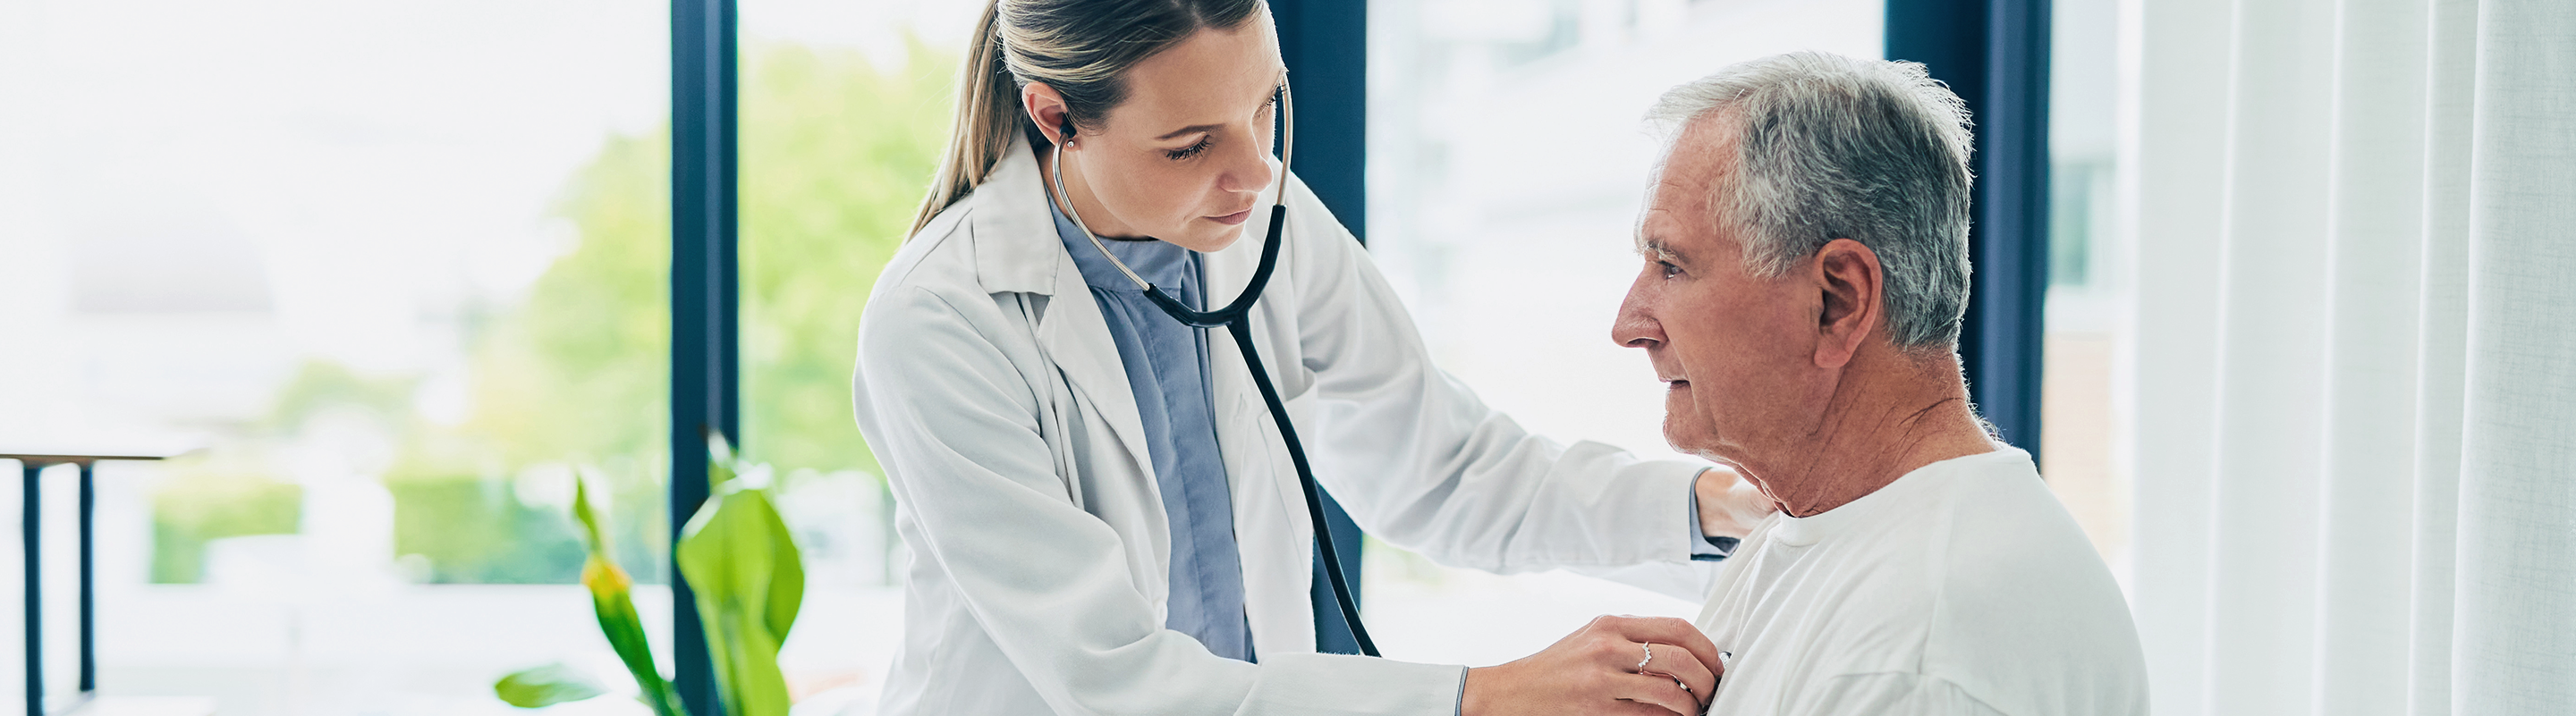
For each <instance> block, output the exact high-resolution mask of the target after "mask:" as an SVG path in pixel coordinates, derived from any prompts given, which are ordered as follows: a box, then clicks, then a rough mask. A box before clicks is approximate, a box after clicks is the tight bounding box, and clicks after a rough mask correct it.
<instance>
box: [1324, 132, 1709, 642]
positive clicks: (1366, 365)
mask: <svg viewBox="0 0 2576 716" xmlns="http://www.w3.org/2000/svg"><path fill="white" fill-rule="evenodd" d="M1293 186H1294V188H1295V190H1294V193H1293V194H1292V198H1291V211H1292V218H1291V222H1292V223H1299V222H1297V218H1301V217H1302V218H1308V220H1307V221H1304V222H1302V223H1303V224H1304V225H1305V229H1304V230H1303V231H1302V232H1301V233H1300V234H1299V235H1297V236H1296V237H1295V238H1296V241H1295V242H1294V243H1292V244H1291V246H1292V247H1293V248H1294V250H1295V251H1296V254H1295V257H1296V259H1297V261H1298V263H1297V264H1296V266H1295V270H1296V275H1295V280H1296V288H1297V291H1298V296H1297V307H1298V315H1297V321H1298V323H1299V325H1298V326H1297V329H1296V340H1297V341H1298V346H1299V348H1300V349H1301V350H1302V351H1303V355H1302V357H1301V358H1302V365H1301V367H1302V368H1303V369H1304V370H1305V371H1306V374H1305V375H1302V376H1291V377H1290V381H1289V382H1290V384H1291V385H1298V384H1302V383H1304V382H1305V381H1311V385H1312V386H1313V387H1312V392H1313V394H1314V398H1315V401H1316V405H1315V408H1314V409H1315V410H1316V411H1317V413H1318V417H1319V418H1320V420H1319V423H1320V427H1321V428H1322V430H1321V434H1319V435H1318V436H1316V437H1315V438H1311V439H1310V440H1311V442H1309V443H1308V446H1309V451H1310V452H1312V453H1314V455H1315V457H1316V461H1317V462H1318V463H1320V464H1318V465H1317V470H1316V479H1317V480H1318V481H1319V482H1321V483H1323V485H1324V487H1325V488H1326V489H1327V490H1330V491H1331V492H1332V493H1333V495H1334V496H1335V497H1336V498H1337V499H1338V500H1339V501H1340V502H1341V503H1342V506H1343V507H1344V508H1346V509H1348V510H1349V511H1350V513H1351V516H1352V518H1353V519H1354V520H1356V521H1357V522H1359V523H1360V525H1361V526H1362V527H1363V528H1364V529H1366V530H1368V531H1369V532H1370V533H1371V534H1374V535H1377V536H1378V537H1379V538H1380V539H1384V540H1386V541H1388V542H1390V543H1393V544H1396V545H1399V546H1402V547H1405V548H1407V549H1411V550H1414V551H1417V552H1420V553H1422V554H1423V555H1425V556H1427V557H1430V558H1432V559H1433V560H1436V561H1439V562H1442V563H1444V564H1452V565H1459V566H1466V567H1473V568H1476V569H1482V570H1486V571H1491V572H1504V573H1509V572H1521V571H1537V570H1546V569H1553V568H1578V569H1583V570H1584V571H1594V572H1599V571H1601V570H1599V569H1597V568H1608V567H1623V566H1630V565H1639V564H1644V563H1649V562H1654V563H1666V564H1668V565H1670V566H1669V567H1668V568H1664V569H1658V570H1654V571H1656V572H1658V573H1662V572H1670V571H1673V570H1681V571H1688V572H1699V571H1702V570H1701V569H1700V568H1696V567H1693V566H1691V564H1690V542H1689V540H1688V539H1686V536H1687V535H1689V534H1691V533H1692V532H1693V531H1694V530H1693V527H1694V525H1692V524H1690V521H1691V516H1690V515H1688V514H1687V513H1688V509H1689V508H1688V507H1687V505H1686V504H1685V503H1686V501H1687V499H1688V497H1689V495H1690V484H1691V480H1692V479H1693V478H1694V476H1696V475H1697V474H1698V472H1699V470H1700V468H1702V467H1705V465H1702V464H1697V463H1689V462H1678V461H1675V462H1646V461H1641V460H1639V459H1637V458H1636V457H1635V456H1632V455H1630V454H1629V453H1627V452H1626V451H1623V450H1620V449H1618V448H1614V447H1611V446H1609V445H1604V444H1601V443H1595V442H1579V443H1575V444H1574V445H1572V446H1566V445H1561V444H1559V443H1556V442H1554V441H1551V440H1549V439H1547V438H1543V437H1540V436H1537V435H1532V434H1530V433H1529V432H1528V431H1527V430H1524V429H1522V428H1521V427H1520V425H1519V424H1517V423H1515V422H1513V421H1512V419H1511V418H1510V417H1509V416H1506V415H1504V414H1502V413H1501V412H1499V411H1496V410H1493V409H1491V408H1488V407H1486V406H1485V404H1484V402H1483V401H1481V400H1478V399H1477V397H1476V394H1475V393H1474V392H1473V391H1470V390H1468V388H1467V386H1466V385H1464V384H1462V383H1460V382H1459V381H1458V380H1457V379H1455V378H1452V377H1451V376H1449V375H1448V374H1447V373H1444V372H1442V371H1441V370H1440V369H1439V368H1438V367H1437V366H1435V365H1433V364H1432V361H1431V356H1430V351H1429V350H1428V349H1427V348H1426V347H1425V345H1424V344H1423V341H1422V337H1421V334H1420V333H1419V332H1418V331H1417V329H1416V328H1415V327H1414V325H1413V321H1412V319H1411V318H1410V317H1409V315H1408V314H1407V313H1406V311H1405V310H1404V307H1403V305H1402V303H1401V302H1400V301H1399V300H1398V299H1397V297H1396V295H1395V292H1394V290H1393V289H1392V288H1390V287H1389V286H1388V284H1387V282H1386V279H1385V277H1384V276H1383V275H1381V274H1380V273H1379V272H1378V269H1377V266H1376V264H1375V263H1374V262H1372V261H1371V260H1370V259H1369V257H1368V253H1367V251H1365V250H1364V249H1363V248H1361V246H1360V245H1359V244H1358V242H1357V241H1356V240H1355V239H1353V238H1352V237H1351V235H1350V233H1349V232H1348V231H1347V230H1345V229H1343V228H1342V226H1341V224H1340V223H1339V222H1336V221H1332V220H1331V218H1330V217H1331V213H1330V212H1329V211H1328V210H1326V209H1325V208H1324V207H1323V205H1322V202H1320V201H1318V200H1316V198H1315V196H1314V194H1313V193H1312V192H1309V191H1307V190H1306V188H1305V184H1304V183H1303V182H1297V183H1295V184H1294V185H1293ZM1530 379H1532V380H1546V379H1548V377H1547V376H1530ZM1710 564H1711V566H1712V567H1713V563H1710ZM1664 576H1666V577H1669V576H1670V575H1664ZM1698 596H1699V595H1693V596H1692V598H1697V597H1698Z"/></svg>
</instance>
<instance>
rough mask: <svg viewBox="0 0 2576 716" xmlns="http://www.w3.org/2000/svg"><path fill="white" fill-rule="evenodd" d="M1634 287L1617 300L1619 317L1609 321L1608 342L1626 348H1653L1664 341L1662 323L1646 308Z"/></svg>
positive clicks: (1643, 300) (1642, 298)
mask: <svg viewBox="0 0 2576 716" xmlns="http://www.w3.org/2000/svg"><path fill="white" fill-rule="evenodd" d="M1638 293H1639V292H1638V291H1637V289H1636V288H1633V287H1632V288H1630V289H1628V297H1627V298H1626V299H1623V300H1621V301H1620V302H1619V317H1618V318H1616V319H1613V320H1611V321H1610V342H1612V343H1617V344H1619V345H1621V346H1625V347H1628V348H1653V347H1656V346H1659V345H1662V344H1663V342H1664V324H1663V323H1662V322H1659V321H1656V320H1655V318H1654V316H1653V315H1651V314H1650V312H1649V311H1648V310H1647V308H1648V307H1647V305H1646V300H1645V299H1644V297H1642V296H1639V295H1638Z"/></svg>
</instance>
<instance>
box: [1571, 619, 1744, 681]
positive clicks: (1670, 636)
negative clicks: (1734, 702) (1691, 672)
mask: <svg viewBox="0 0 2576 716" xmlns="http://www.w3.org/2000/svg"><path fill="white" fill-rule="evenodd" d="M1585 628H1586V629H1604V630H1608V631H1610V632H1613V633H1616V634H1618V635H1619V636H1622V637H1626V638H1627V639H1628V641H1630V642H1635V643H1633V644H1629V645H1628V648H1629V649H1630V651H1629V652H1628V653H1631V654H1637V653H1640V652H1637V651H1635V649H1636V648H1637V646H1636V644H1642V643H1647V642H1653V643H1656V644H1671V645H1673V646H1678V647H1681V648H1682V650H1684V651H1688V652H1690V655H1691V657H1692V658H1695V659H1698V660H1699V663H1700V664H1701V665H1702V666H1703V667H1705V668H1707V669H1708V670H1709V671H1710V672H1717V671H1719V670H1720V669H1721V668H1722V667H1721V666H1719V664H1718V661H1717V645H1716V644H1714V643H1711V642H1710V641H1709V640H1708V635H1707V634H1702V633H1700V631H1699V627H1695V626H1691V623H1690V622H1686V621H1682V620H1680V619H1674V618H1672V617H1627V616H1609V615H1605V616H1600V617H1595V618H1593V620H1592V624H1591V625H1590V626H1588V627H1585ZM1628 663H1631V664H1634V663H1637V662H1634V661H1631V662H1628ZM1631 671H1633V669H1631ZM1691 688H1699V684H1698V683H1696V682H1693V683H1692V684H1691Z"/></svg>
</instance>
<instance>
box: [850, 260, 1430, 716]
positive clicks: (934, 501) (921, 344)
mask: <svg viewBox="0 0 2576 716" xmlns="http://www.w3.org/2000/svg"><path fill="white" fill-rule="evenodd" d="M975 299H985V300H986V301H987V302H986V303H985V305H982V306H976V305H973V301H974V299H969V300H968V301H965V302H956V301H950V300H947V299H945V298H943V297H942V296H940V295H936V294H934V292H932V291H929V290H925V289H920V288H913V287H896V288H893V289H892V290H889V291H885V292H883V293H881V294H880V295H879V296H878V297H876V298H875V299H873V300H872V301H871V305H870V307H869V309H868V315H867V318H866V320H864V321H863V322H862V325H861V328H860V332H861V339H860V343H859V345H860V350H859V356H858V361H857V362H858V366H857V371H856V375H855V378H854V388H853V390H854V392H855V397H856V400H857V406H858V411H859V415H858V417H859V421H860V424H861V427H862V428H863V429H864V431H865V434H866V435H867V437H868V440H869V444H870V446H871V447H872V448H873V449H874V450H875V451H876V452H877V455H878V456H879V458H880V459H881V462H882V464H883V465H885V467H886V477H887V479H888V481H889V485H890V487H891V488H892V490H893V492H894V495H895V498H896V500H897V503H896V504H897V508H898V509H899V510H902V511H904V512H905V513H906V514H905V515H904V517H906V518H908V519H909V520H910V521H912V522H913V524H914V526H915V533H917V534H918V535H919V538H920V543H918V544H913V545H911V547H912V548H913V549H914V550H917V552H916V554H918V555H920V556H921V558H924V559H931V560H937V561H938V564H939V565H940V566H941V567H942V568H944V570H945V572H946V574H947V575H948V576H949V577H950V578H952V579H953V580H954V586H955V590H956V592H957V593H958V594H960V595H962V597H963V601H964V602H965V607H966V610H967V611H968V613H969V614H971V615H972V617H973V619H975V620H976V622H977V623H978V624H979V625H980V626H982V628H983V629H984V630H985V632H986V633H987V634H989V635H990V637H991V638H992V640H993V641H994V642H995V644H996V645H997V646H998V647H999V649H1000V651H1001V652H1002V653H1003V654H1004V655H1005V656H1006V657H1007V658H1008V659H1009V660H1010V661H1011V664H1012V666H1014V667H1016V668H1017V669H1018V670H1019V671H1020V672H1021V675H1023V676H1025V677H1026V678H1027V679H1028V680H1029V682H1030V684H1031V685H1032V686H1033V687H1035V689H1036V690H1037V691H1038V692H1039V693H1040V695H1041V696H1042V697H1043V698H1044V699H1045V700H1046V702H1047V704H1048V705H1049V706H1050V707H1051V708H1052V709H1053V711H1054V712H1055V713H1058V714H1067V715H1077V714H1222V713H1238V714H1343V713H1382V714H1423V715H1425V716H1446V715H1447V714H1449V713H1450V712H1451V710H1452V709H1453V707H1454V704H1455V703H1456V699H1457V673H1458V671H1457V670H1458V669H1459V667H1456V666H1435V665H1424V664H1405V663H1399V662H1388V661H1380V660H1371V659H1361V658H1358V657H1343V656H1328V655H1292V656H1283V657H1281V658H1275V659H1271V660H1269V661H1268V662H1266V663H1263V664H1260V665H1254V664H1249V663H1245V662H1241V661H1235V660H1231V659H1225V658H1221V657H1218V656H1215V655H1213V654H1210V653H1209V652H1208V651H1207V650H1206V649H1205V648H1204V647H1202V646H1200V645H1199V643H1198V642H1197V641H1196V640H1193V639H1191V638H1190V637H1189V636H1187V635H1184V634H1182V633H1180V632H1176V631H1171V630H1167V629H1164V628H1162V625H1161V623H1160V622H1159V620H1158V619H1157V618H1156V616H1155V614H1156V612H1155V610H1154V609H1153V608H1152V606H1151V605H1150V604H1149V603H1148V602H1147V601H1146V599H1145V597H1144V596H1143V594H1141V593H1140V592H1139V591H1138V590H1137V588H1136V587H1135V586H1134V584H1135V580H1133V579H1131V575H1130V574H1129V571H1128V567H1127V563H1126V561H1125V560H1124V559H1123V558H1122V556H1121V554H1122V551H1121V549H1120V545H1119V542H1118V540H1119V537H1118V535H1117V534H1116V533H1115V532H1114V531H1113V530H1111V529H1110V527H1109V526H1108V525H1107V524H1106V523H1103V522H1101V521H1100V520H1099V519H1097V518H1095V517H1094V516H1092V515H1091V514H1090V513H1088V512H1084V511H1083V510H1081V509H1080V508H1078V507H1076V506H1075V504H1074V503H1073V501H1072V498H1071V496H1070V495H1069V494H1068V492H1067V487H1066V483H1065V482H1064V481H1063V480H1062V479H1060V478H1059V477H1058V476H1057V475H1056V474H1055V465H1054V461H1053V459H1052V457H1051V453H1050V451H1049V449H1048V446H1047V443H1046V442H1045V440H1044V438H1043V437H1042V436H1041V434H1040V432H1039V430H1040V427H1039V420H1038V418H1037V417H1036V416H1037V415H1039V414H1040V413H1039V405H1038V400H1039V398H1038V393H1037V391H1034V390H1032V389H1031V387H1030V385H1029V382H1028V381H1027V380H1025V379H1023V378H1022V377H1021V375H1022V374H1021V373H1020V372H1019V371H1018V369H1017V368H1016V367H1015V366H1014V364H1013V362H1012V361H1011V360H1010V357H1009V354H1007V353H1006V351H1005V349H1004V348H1003V347H1002V346H1001V345H998V344H997V342H996V341H994V340H990V339H988V338H987V336H994V335H1010V334H1009V333H1008V331H1009V330H1011V329H1010V324H1011V323H1012V321H1011V319H1009V318H1008V317H1007V316H1005V315H1004V314H1003V313H1002V312H1001V311H1000V310H998V309H996V308H994V307H992V306H991V305H990V303H989V299H986V298H985V297H980V296H979V297H975ZM961 303H963V304H964V305H960V304H961ZM1022 330H1025V329H1022ZM955 678H962V679H986V678H1008V675H1007V674H999V675H997V674H972V673H968V674H956V675H955Z"/></svg>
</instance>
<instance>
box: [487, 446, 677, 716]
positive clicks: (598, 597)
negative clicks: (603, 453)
mask: <svg viewBox="0 0 2576 716" xmlns="http://www.w3.org/2000/svg"><path fill="white" fill-rule="evenodd" d="M586 482H588V481H587V480H583V481H579V482H575V483H573V484H574V485H575V488H574V492H573V501H572V514H573V516H574V517H576V518H579V519H580V520H581V529H582V539H583V541H584V542H585V543H587V544H588V545H589V548H590V556H589V559H588V560H587V561H585V562H583V563H582V568H581V584H582V586H584V587H588V588H590V606H591V611H592V612H593V613H595V614H597V615H599V632H600V634H602V635H605V636H607V637H608V646H609V648H610V649H614V650H616V651H617V659H618V661H619V662H622V663H624V664H625V665H626V671H627V673H628V674H631V675H633V676H634V677H635V685H636V686H637V687H638V688H640V689H641V690H642V691H643V693H644V697H643V698H644V703H645V704H647V705H650V706H652V707H653V713H654V715H655V716H684V714H685V713H687V710H686V709H685V708H684V707H683V706H682V705H681V703H680V692H679V690H678V689H675V688H672V686H671V682H670V680H669V679H664V678H662V672H661V671H659V670H657V669H656V668H655V667H654V666H653V644H652V642H649V641H646V640H645V638H644V617H642V616H640V615H638V614H636V613H635V595H634V593H633V589H634V584H635V583H634V580H631V579H628V578H627V577H626V571H625V570H622V569H618V568H617V562H616V561H615V560H614V559H612V558H611V557H610V550H609V548H608V531H607V530H606V529H603V528H601V527H600V523H601V522H602V521H604V518H602V517H600V516H599V514H598V513H597V512H594V511H592V509H591V505H590V488H589V486H587V485H586V484H584V483H586ZM503 681H505V682H506V681H508V679H503Z"/></svg>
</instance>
